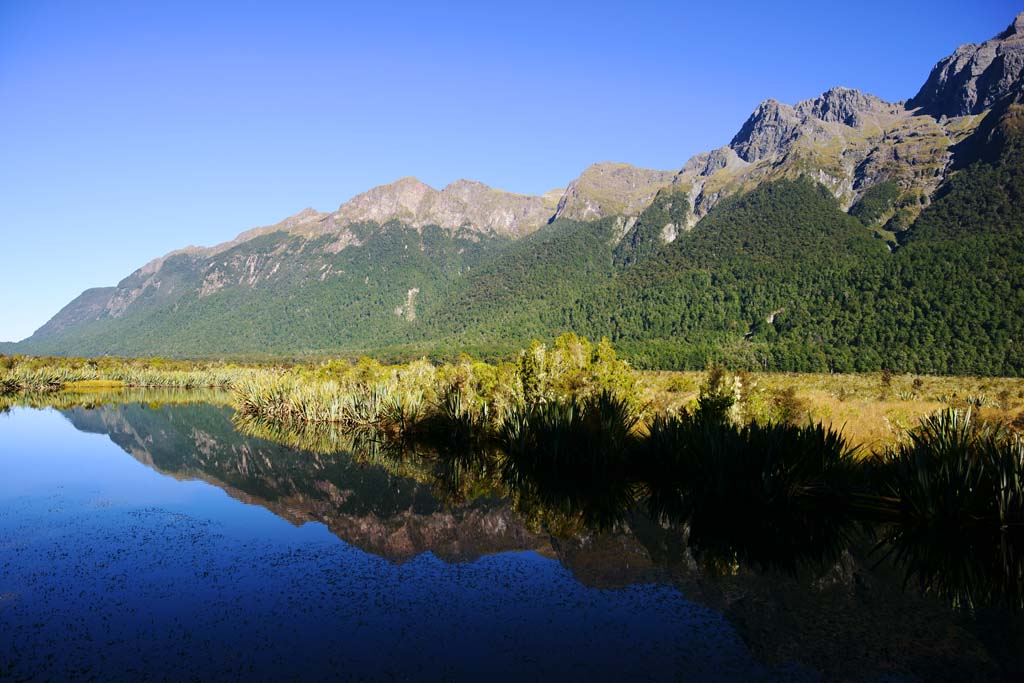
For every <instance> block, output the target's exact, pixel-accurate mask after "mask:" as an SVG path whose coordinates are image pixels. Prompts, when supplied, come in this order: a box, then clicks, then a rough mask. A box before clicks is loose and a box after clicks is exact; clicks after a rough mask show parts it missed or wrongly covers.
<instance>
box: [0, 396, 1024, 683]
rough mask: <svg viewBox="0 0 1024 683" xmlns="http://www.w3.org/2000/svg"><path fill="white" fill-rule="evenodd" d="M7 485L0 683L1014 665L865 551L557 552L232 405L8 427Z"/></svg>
mask: <svg viewBox="0 0 1024 683" xmlns="http://www.w3.org/2000/svg"><path fill="white" fill-rule="evenodd" d="M0 473H2V474H0V680H69V679H80V680H131V681H136V680H213V679H218V680H274V681H276V680H296V679H303V680H322V679H343V680H375V681H376V680H388V681H390V680H437V681H441V680H553V679H563V680H616V681H628V680H642V681H648V680H655V681H660V680H687V681H733V680H742V681H775V680H779V681H786V680H798V681H818V680H858V681H860V680H872V681H918V680H920V681H926V680H1003V679H1006V678H1008V677H1009V676H1012V672H1013V670H1014V667H1015V666H1016V664H1015V662H1016V661H1017V660H1019V658H1020V656H1019V653H1017V652H1016V651H1015V648H1016V645H1017V644H1018V643H1020V642H1021V640H1020V638H1019V637H1018V636H1017V635H1015V632H1014V631H1013V629H1014V628H1015V626H1014V624H1016V621H1015V620H1014V619H1007V620H1002V619H1000V618H999V617H998V615H997V616H992V615H979V614H971V615H968V616H967V617H965V615H963V614H962V613H961V612H958V611H956V610H953V609H951V608H950V607H949V606H948V605H944V604H941V603H939V602H937V601H932V600H929V599H925V598H922V597H919V596H916V595H914V594H913V593H912V592H908V591H904V590H903V589H902V582H901V581H900V580H899V578H898V577H896V576H891V577H890V576H886V575H885V572H884V570H875V571H872V572H868V571H866V570H864V569H863V567H862V564H863V563H861V562H860V560H859V559H858V558H857V556H856V553H852V554H849V555H848V556H847V557H846V558H845V559H844V560H843V561H841V562H839V563H837V564H836V565H835V566H831V567H825V568H822V569H821V570H819V571H816V572H810V573H809V575H808V576H806V577H804V576H790V575H774V574H771V573H757V572H752V571H748V570H746V569H745V568H742V567H729V566H726V567H723V566H721V563H719V564H718V565H716V566H715V567H714V568H709V567H707V566H704V565H702V564H701V563H699V562H697V561H696V560H695V559H694V557H693V556H692V555H691V554H689V553H688V552H687V551H686V549H685V547H684V544H682V541H681V539H680V537H678V535H673V533H671V532H669V531H668V530H665V529H663V528H661V527H660V526H658V525H655V524H653V523H651V522H650V521H648V520H644V519H642V518H640V517H637V518H635V519H634V520H633V521H632V522H631V523H629V524H626V525H621V528H616V529H614V530H606V531H603V532H600V533H598V532H596V531H587V530H583V529H576V530H574V531H573V532H571V533H565V532H563V533H551V532H548V531H542V529H544V528H545V527H544V525H541V524H538V523H532V524H531V523H527V522H526V521H524V520H523V519H522V518H521V516H520V514H518V513H517V512H516V511H515V510H514V509H513V506H512V505H510V504H509V503H508V502H507V501H503V500H500V499H496V498H494V497H493V496H480V497H476V498H474V499H467V500H466V501H463V502H458V503H452V502H451V501H450V500H449V501H448V502H446V503H443V502H441V501H440V500H439V499H438V495H439V494H438V493H437V491H436V487H432V486H431V484H430V482H429V481H428V480H427V479H426V478H424V477H421V476H417V474H416V470H415V467H413V466H412V465H409V464H395V465H394V466H388V465H386V464H380V463H376V464H375V463H371V462H367V461H366V460H365V459H360V458H358V457H355V456H353V455H350V454H346V453H337V454H327V455H324V454H314V453H309V452H303V451H296V450H292V449H289V448H286V447H284V446H281V445H277V444H275V443H272V442H269V441H265V440H261V439H257V438H252V437H247V436H244V435H242V434H240V433H238V432H237V431H236V430H235V429H234V428H233V425H232V412H231V410H230V408H228V407H224V406H217V405H211V404H205V403H204V404H190V405H178V406H171V405H163V406H161V405H156V404H147V403H128V404H123V405H105V406H101V407H97V408H92V409H86V408H70V409H67V410H63V411H57V410H54V409H43V410H34V409H29V408H15V409H13V410H12V411H11V412H9V413H7V414H5V415H0ZM534 521H535V522H536V520H534Z"/></svg>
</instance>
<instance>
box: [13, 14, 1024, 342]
mask: <svg viewBox="0 0 1024 683" xmlns="http://www.w3.org/2000/svg"><path fill="white" fill-rule="evenodd" d="M1022 9H1024V6H1022V5H1021V4H1016V3H1013V2H995V1H993V2H970V3H967V2H962V1H961V2H936V1H934V0H933V1H931V2H918V1H905V2H892V1H891V0H889V1H887V2H874V1H867V0H865V1H862V2H859V3H856V5H849V4H846V3H831V2H819V3H796V2H772V3H765V2H752V3H745V2H730V1H729V0H718V1H717V2H713V3H694V4H691V3H686V2H681V1H679V0H677V1H675V2H666V3H654V2H648V3H645V2H629V3H626V2H623V3H600V2H560V3H547V2H536V3H534V2H516V3H507V4H500V5H499V4H497V3H488V2H479V1H477V2H472V3H464V4H462V3H454V2H450V3H408V4H404V3H398V2H395V3H345V2H323V3H317V2H298V1H293V2H287V3H284V2H279V3H266V4H263V3H258V2H246V3H237V4H231V3H210V2H198V3H190V2H174V3H155V2H153V3H148V2H124V3H114V2H99V1H96V2H67V3H62V2H45V1H44V0H27V1H24V2H22V1H20V0H0V102H2V103H3V104H2V106H0V237H2V242H0V244H2V245H3V250H4V253H3V263H4V265H3V268H2V269H0V287H2V291H3V293H4V297H3V301H4V305H3V308H2V309H0V310H2V313H0V340H14V339H21V338H23V337H25V336H28V335H29V334H31V333H32V331H33V330H34V329H35V328H36V327H38V326H39V325H41V324H42V323H43V322H45V321H46V320H47V319H48V318H49V317H50V316H52V315H53V314H54V313H55V312H56V311H57V310H58V309H59V308H60V307H61V306H63V305H64V304H66V303H67V302H68V301H70V300H71V299H72V298H73V297H75V296H76V295H77V294H78V293H80V292H81V291H82V290H83V289H86V288H88V287H95V286H104V285H112V284H116V283H117V281H118V280H120V279H121V278H122V277H124V276H126V275H128V274H129V273H130V272H131V271H133V270H134V269H135V268H137V267H139V266H141V265H142V264H143V263H145V262H146V261H148V260H150V259H152V258H154V257H156V256H159V255H161V254H163V253H166V252H167V251H170V250H172V249H176V248H179V247H182V246H185V245H188V244H204V245H206V244H214V243H217V242H221V241H224V240H227V239H230V238H231V237H233V236H234V235H236V234H237V233H238V232H241V231H242V230H244V229H247V228H250V227H253V226H256V225H266V224H269V223H274V222H276V221H278V220H280V219H281V218H283V217H285V216H288V215H290V214H293V213H296V212H297V211H299V210H301V209H303V208H304V207H307V206H312V207H315V208H317V209H319V210H322V211H326V210H332V209H334V208H336V207H337V206H338V205H339V204H341V203H342V202H343V201H345V200H346V199H348V198H350V197H351V196H352V195H354V194H356V193H358V192H360V191H362V190H365V189H367V188H370V187H372V186H374V185H379V184H381V183H386V182H390V181H392V180H394V179H396V178H399V177H402V176H406V175H415V176H417V177H419V178H420V179H422V180H424V181H425V182H427V183H429V184H431V185H433V186H435V187H442V186H444V185H446V184H447V183H449V182H451V181H452V180H455V179H457V178H462V177H467V178H473V179H477V180H481V181H483V182H486V183H488V184H490V185H493V186H496V187H500V188H503V189H507V190H512V191H516V192H529V193H537V192H543V191H546V190H549V189H552V188H555V187H561V186H564V185H565V184H566V183H568V182H569V181H570V180H572V179H573V178H574V177H575V176H577V175H578V174H579V172H580V171H581V170H582V169H583V168H585V167H586V166H587V165H589V164H591V163H594V162H597V161H605V160H613V161H626V162H629V163H632V164H636V165H639V166H647V167H652V168H663V169H674V168H678V167H680V166H682V164H683V163H684V162H685V161H686V159H687V158H688V157H690V156H691V155H692V154H694V153H696V152H699V151H701V150H704V149H710V148H714V147H717V146H720V145H722V144H724V143H726V142H728V141H729V139H730V138H731V137H732V135H733V134H734V133H735V132H736V130H737V129H738V128H739V127H740V125H741V124H742V123H743V121H744V119H745V118H746V117H747V115H748V114H749V113H750V112H751V111H752V110H753V108H754V107H755V106H756V105H757V103H758V102H760V101H761V100H763V99H765V98H768V97H774V98H776V99H779V100H782V101H785V102H794V101H796V100H799V99H804V98H807V97H812V96H814V95H817V94H818V93H820V92H822V91H824V90H826V89H827V88H829V87H831V86H833V85H845V86H850V87H856V88H860V89H861V90H866V91H868V92H871V93H874V94H876V95H878V96H880V97H883V98H885V99H889V100H900V99H906V98H909V97H911V96H913V95H914V94H915V93H916V91H917V89H918V88H919V87H920V85H921V84H922V83H923V82H924V79H925V77H926V76H927V75H928V72H929V70H930V69H931V67H932V65H933V64H934V63H935V62H936V61H937V60H938V59H939V58H941V57H942V56H944V55H946V54H948V53H949V52H951V51H952V50H953V49H954V48H955V47H956V46H957V45H959V44H961V43H965V42H978V41H981V40H984V39H987V38H989V37H991V36H992V35H994V34H996V33H998V32H999V31H1001V30H1002V29H1003V28H1005V27H1006V25H1008V24H1009V23H1010V21H1011V19H1012V18H1013V16H1014V14H1016V13H1017V12H1019V11H1021V10H1022Z"/></svg>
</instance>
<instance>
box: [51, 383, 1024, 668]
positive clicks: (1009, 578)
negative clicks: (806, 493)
mask: <svg viewBox="0 0 1024 683" xmlns="http://www.w3.org/2000/svg"><path fill="white" fill-rule="evenodd" d="M62 412H63V414H64V415H65V416H66V417H67V418H68V420H70V421H71V423H72V424H73V425H74V426H75V427H76V428H78V429H79V430H82V431H87V432H94V433H100V434H106V435H107V436H109V438H110V439H111V440H113V441H114V442H115V443H116V444H117V445H119V446H120V447H121V448H122V449H124V450H125V451H126V452H128V453H130V454H131V455H132V456H133V457H134V458H136V459H137V460H139V461H140V462H142V463H145V464H146V465H148V466H150V467H152V468H154V469H156V470H158V471H160V472H163V473H166V474H169V475H171V476H173V477H175V478H178V479H199V480H203V481H205V482H208V483H210V484H212V485H214V486H217V487H219V488H221V489H223V490H224V491H225V492H227V493H228V494H229V495H230V496H232V497H234V498H236V499H239V500H241V501H244V502H246V503H249V504H256V505H260V506H262V507H264V508H266V509H268V510H270V511H271V512H273V513H274V514H275V515H277V516H279V517H281V518H283V519H286V520H288V521H290V522H292V523H293V524H297V525H300V524H303V523H305V522H309V521H315V522H320V523H322V524H324V525H325V526H326V527H327V528H328V529H329V530H330V531H331V532H332V533H333V534H335V535H336V536H337V537H339V538H340V539H342V540H343V541H345V542H346V543H348V544H351V545H353V546H356V547H358V548H360V549H362V550H364V551H366V552H369V553H372V554H373V555H377V556H380V557H383V558H386V559H387V560H389V561H391V562H398V563H402V562H407V561H409V560H410V559H412V558H415V557H417V556H419V555H421V554H423V553H426V552H430V553H432V554H433V555H435V556H437V557H438V558H440V559H442V560H443V561H445V562H468V561H473V560H475V559H477V558H480V557H483V556H486V555H490V554H494V553H502V552H507V551H519V550H530V551H534V552H536V553H538V554H539V555H541V556H543V557H549V558H554V559H557V560H558V561H559V562H560V563H561V564H562V565H563V566H564V567H566V568H567V569H568V570H569V571H570V572H572V574H573V575H574V576H575V577H576V579H577V580H578V581H581V582H582V583H583V584H585V585H589V586H594V587H601V588H612V587H627V586H631V585H636V584H643V583H664V584H671V585H674V586H676V587H678V588H679V589H680V590H681V591H682V593H683V594H684V595H686V596H687V598H688V599H691V600H695V601H696V602H699V603H701V604H704V605H707V606H708V607H711V608H712V609H714V610H716V611H719V612H721V613H722V614H724V615H725V616H726V618H727V619H728V620H729V621H730V622H731V623H732V624H733V625H734V626H735V627H736V628H737V629H738V630H739V632H740V633H741V635H742V636H743V638H744V640H745V641H746V642H747V644H748V645H749V646H750V647H751V649H752V650H753V651H754V653H755V654H756V655H757V656H758V657H760V658H762V659H763V660H765V661H766V662H769V663H771V664H774V665H778V664H781V663H785V662H791V661H796V662H800V663H801V664H802V665H806V666H808V667H810V668H811V669H813V670H816V671H818V672H821V674H822V675H823V676H824V678H825V679H826V680H861V679H860V678H858V677H857V676H854V675H853V674H852V673H851V672H856V671H858V670H862V669H863V670H864V671H871V672H874V673H876V674H877V673H879V671H881V670H883V669H884V670H889V669H891V671H892V672H893V673H896V672H900V671H910V672H913V673H914V675H915V676H922V675H923V676H924V677H925V678H926V679H934V680H987V679H989V678H990V677H991V676H994V675H997V674H995V672H996V671H999V670H1002V671H1004V672H1012V671H1019V670H1021V668H1022V667H1021V661H1020V659H1021V655H1020V654H1019V653H1020V648H1019V647H1018V645H1019V644H1020V642H1021V638H1020V623H1019V619H1018V618H1017V615H1016V613H1015V611H1014V610H1015V609H1018V608H1019V607H1020V603H1019V600H1020V596H1021V591H1020V589H1019V587H1020V581H1021V574H1020V566H1021V565H1020V552H1019V548H1020V546H1019V545H1018V543H1017V539H1016V537H1015V536H1014V535H1013V534H1012V533H1011V534H1007V533H1005V532H1000V533H997V534H995V535H994V536H991V537H979V536H977V535H976V534H973V533H971V532H969V531H968V532H967V533H966V534H965V533H958V532H957V531H956V530H948V533H944V534H939V535H934V534H932V535H929V536H928V537H924V536H923V535H922V534H920V533H917V534H915V533H914V530H903V533H901V534H897V535H896V537H897V539H898V541H897V543H896V545H895V546H894V547H889V546H879V545H878V541H877V539H878V538H879V537H880V535H881V533H880V531H879V529H877V528H875V526H874V525H870V524H867V523H865V522H864V521H863V520H854V519H832V520H827V519H826V520H822V519H817V520H815V519H813V518H810V519H809V518H808V517H801V516H799V515H798V516H796V517H793V516H792V515H790V516H789V517H786V516H781V517H779V518H777V519H769V520H765V519H760V520H757V524H755V525H752V526H753V527H756V528H757V530H758V532H757V533H756V534H751V533H738V532H737V529H736V528H735V525H732V524H727V525H716V524H705V525H704V527H703V528H701V529H700V533H699V534H698V535H699V543H698V544H697V545H696V546H695V545H694V544H693V541H695V540H696V539H695V538H691V536H695V534H693V529H692V528H690V526H689V525H687V524H671V523H668V522H665V521H656V520H655V519H653V518H652V517H650V516H649V515H648V514H647V513H646V512H645V508H644V506H643V505H639V506H637V505H633V506H630V507H628V508H622V509H615V510H611V511H610V512H611V513H612V514H610V515H606V517H607V518H608V519H610V520H611V521H610V522H607V523H604V524H601V525H597V526H595V525H593V524H589V523H588V520H587V519H586V516H585V515H581V514H567V513H566V510H567V509H572V508H560V506H558V505H557V504H555V505H550V504H545V503H550V502H551V501H552V497H551V496H540V497H539V496H538V495H537V492H536V489H534V490H524V489H519V490H517V489H516V488H515V487H514V486H510V485H509V481H508V480H506V479H502V477H501V476H500V474H499V473H497V472H495V471H494V468H493V466H491V465H490V464H489V460H488V458H486V457H480V456H479V454H473V453H471V452H465V451H448V452H440V453H439V452H436V451H431V450H429V449H423V448H420V447H417V446H416V445H415V444H403V443H394V442H392V441H389V440H388V439H387V438H385V437H384V436H382V435H378V434H374V433H371V432H356V433H345V432H342V431H340V430H337V429H332V428H331V427H330V426H326V427H320V428H317V429H306V430H294V429H291V430H289V429H283V428H282V427H281V426H280V425H275V424H271V423H261V422H259V421H253V420H251V419H245V418H238V417H235V416H234V414H233V411H232V410H231V408H230V407H228V406H223V405H221V406H218V405H211V404H205V403H203V404H198V403H197V404H187V405H165V406H161V405H149V404H145V403H128V404H123V405H114V404H112V405H101V406H98V407H96V408H81V407H76V408H68V409H65V410H62ZM539 498H543V500H544V502H543V503H542V502H541V501H540V500H539ZM555 501H556V503H557V498H556V499H555ZM730 504H731V505H733V506H734V507H735V510H733V513H732V514H730V515H729V518H730V519H731V520H735V519H737V518H738V519H742V517H743V501H731V502H730ZM606 512H608V511H606ZM808 514H809V515H813V513H808ZM809 522H814V523H809ZM765 529H774V533H773V534H772V535H766V534H765V531H764V530H765ZM882 531H886V532H887V531H889V529H888V528H886V529H883V530H882ZM919 589H923V590H919ZM922 593H925V594H927V595H922ZM935 597H939V598H942V600H936V599H934V598H935ZM1007 600H1010V601H1011V604H1009V605H1007ZM987 603H992V604H993V605H994V606H992V605H989V604H987ZM951 605H952V606H957V607H964V606H967V605H970V606H973V607H974V609H971V610H966V611H965V610H963V609H959V610H957V609H950V606H951ZM1008 608H1009V609H1008ZM865 667H866V668H865ZM872 675H874V674H872ZM865 680H875V679H874V678H871V676H868V677H867V678H866V679H865Z"/></svg>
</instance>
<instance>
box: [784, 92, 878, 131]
mask: <svg viewBox="0 0 1024 683" xmlns="http://www.w3.org/2000/svg"><path fill="white" fill-rule="evenodd" d="M893 107H894V105H892V104H889V103H888V102H886V101H884V100H882V99H881V98H878V97H875V96H874V95H868V94H866V93H862V92H861V91H860V90H855V89H853V88H842V87H837V88H831V89H829V90H826V91H825V92H824V93H822V94H821V96H819V97H815V98H814V99H811V100H804V101H803V102H798V103H797V105H796V107H795V109H796V112H797V113H798V114H800V115H801V116H803V117H814V118H816V119H818V120H819V121H825V122H827V123H841V124H843V125H845V126H850V127H852V128H857V127H860V126H862V125H864V122H865V119H866V117H867V116H868V115H870V114H877V113H885V112H888V111H890V110H892V109H893Z"/></svg>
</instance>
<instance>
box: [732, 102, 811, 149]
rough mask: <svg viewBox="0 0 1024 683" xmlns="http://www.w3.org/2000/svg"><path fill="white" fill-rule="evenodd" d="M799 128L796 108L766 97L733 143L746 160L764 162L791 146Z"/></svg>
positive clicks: (734, 147)
mask: <svg viewBox="0 0 1024 683" xmlns="http://www.w3.org/2000/svg"><path fill="white" fill-rule="evenodd" d="M799 128H800V117H799V116H797V113H796V110H795V109H794V108H793V107H791V106H789V105H788V104H782V103H781V102H779V101H777V100H765V101H764V102H762V103H761V104H759V105H757V108H756V109H755V110H754V113H753V114H751V115H750V118H748V119H747V120H746V122H744V124H743V126H742V127H741V128H740V130H739V132H738V133H736V135H735V137H733V139H732V141H731V142H730V143H729V146H730V147H731V148H732V149H733V150H734V151H735V152H736V154H737V155H739V157H740V158H741V159H743V160H744V161H749V162H755V161H760V160H761V159H764V158H765V157H769V156H773V155H775V154H776V153H778V152H779V150H781V149H782V148H784V147H786V146H788V144H789V143H790V142H792V140H793V139H794V138H795V137H796V136H797V134H798V132H799Z"/></svg>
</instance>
